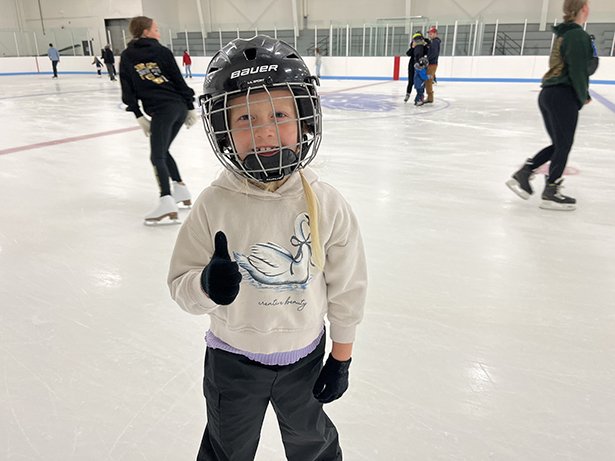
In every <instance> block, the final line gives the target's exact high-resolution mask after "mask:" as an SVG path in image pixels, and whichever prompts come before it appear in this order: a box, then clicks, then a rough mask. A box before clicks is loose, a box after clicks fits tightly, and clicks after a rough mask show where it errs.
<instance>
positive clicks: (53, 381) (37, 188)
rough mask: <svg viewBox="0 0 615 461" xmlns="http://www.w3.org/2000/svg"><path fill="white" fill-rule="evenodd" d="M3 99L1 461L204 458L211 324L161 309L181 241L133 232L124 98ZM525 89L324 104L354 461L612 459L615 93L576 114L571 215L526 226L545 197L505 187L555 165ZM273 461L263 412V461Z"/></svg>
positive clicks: (144, 200) (36, 86) (191, 173)
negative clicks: (358, 307)
mask: <svg viewBox="0 0 615 461" xmlns="http://www.w3.org/2000/svg"><path fill="white" fill-rule="evenodd" d="M0 82H1V83H2V85H1V87H0V125H1V126H2V138H1V142H0V200H1V205H0V216H1V219H0V304H1V309H0V415H1V417H0V459H2V460H6V461H22V460H43V459H44V460H53V461H70V460H78V461H81V460H88V461H103V460H113V461H120V460H122V461H140V460H152V461H162V460H168V461H178V460H179V461H181V460H192V459H194V457H195V454H196V451H197V447H198V444H199V442H200V438H201V434H202V430H203V427H204V422H205V416H204V401H203V397H202V394H201V380H202V367H203V354H204V340H203V335H204V333H205V331H206V330H207V327H208V318H207V317H206V316H203V317H197V316H191V315H189V314H187V313H185V312H183V311H182V310H181V309H180V308H179V307H178V306H177V305H175V303H174V302H173V301H172V300H171V299H170V297H169V294H168V289H167V286H166V280H165V279H166V273H167V269H168V262H169V258H170V253H171V251H172V248H173V245H174V242H175V236H176V234H177V231H178V229H179V227H178V226H167V227H158V228H150V227H146V226H144V225H143V224H142V217H143V216H144V214H145V213H146V212H148V211H150V209H151V208H153V207H154V205H155V204H156V201H157V186H156V182H155V179H154V174H153V170H152V167H151V165H150V163H149V158H148V157H149V152H148V141H147V139H146V138H145V137H144V136H143V134H142V132H141V131H140V129H139V128H138V127H137V125H136V123H135V121H134V117H133V116H132V114H129V113H126V112H123V109H122V106H121V101H120V90H119V84H117V83H116V82H110V81H109V80H108V79H106V78H104V77H103V78H97V77H96V76H89V75H74V76H71V75H68V76H67V75H62V74H60V78H59V79H58V80H52V79H51V78H49V76H14V77H1V78H0ZM190 84H191V85H192V86H193V87H194V89H195V90H196V92H197V94H200V92H201V91H200V85H201V84H202V78H194V79H193V80H191V81H190ZM538 90H539V85H538V84H535V83H531V84H529V83H528V84H525V83H515V84H503V83H451V82H440V83H439V84H438V85H437V86H436V103H435V104H434V105H433V106H424V107H421V108H416V107H414V106H413V105H412V102H409V103H408V104H404V103H403V102H402V98H403V95H404V92H405V82H374V81H334V80H324V81H323V83H322V88H321V93H322V94H323V105H324V107H325V109H324V135H323V143H322V146H321V149H320V151H319V153H318V156H317V157H316V160H315V161H314V163H313V167H314V168H315V170H316V171H317V172H318V174H319V175H320V176H321V178H323V179H324V180H326V181H327V182H330V183H331V184H333V185H334V186H336V187H337V188H338V189H339V190H340V191H341V192H342V193H343V194H344V195H345V196H346V198H347V199H348V201H349V202H350V203H351V204H352V206H353V207H354V209H355V211H356V213H357V215H358V217H359V220H360V223H361V226H362V233H363V237H364V240H365V246H366V251H367V255H368V263H369V272H370V288H369V297H368V304H367V309H366V314H365V319H364V321H363V323H362V325H361V326H360V328H359V330H358V338H357V342H356V344H355V352H354V357H353V364H352V367H351V369H350V378H351V383H350V390H349V391H348V392H347V393H346V394H345V395H344V397H343V398H342V399H341V400H339V401H337V402H335V403H333V404H330V405H328V406H327V411H328V413H329V415H330V416H331V417H332V419H333V421H334V422H335V423H336V425H337V427H338V429H339V431H340V434H341V443H342V447H343V450H344V454H345V458H344V459H345V460H347V461H363V460H365V461H410V460H416V461H432V460H438V461H452V460H467V461H482V460H496V461H546V460H554V461H555V460H557V461H570V460H575V461H611V460H614V459H615V437H614V434H615V418H614V416H613V415H615V366H614V364H615V199H614V197H615V149H614V137H613V133H614V132H615V130H614V127H615V123H614V122H615V86H608V85H595V86H593V87H592V90H593V91H594V92H595V93H594V95H595V100H594V102H593V103H592V104H590V105H589V106H586V107H585V108H584V109H583V110H582V112H581V116H580V123H579V127H578V130H577V135H576V141H575V145H574V148H573V151H572V153H571V157H570V161H569V164H568V166H569V170H568V173H569V175H568V176H567V179H566V181H565V185H566V189H565V190H564V193H567V194H569V195H572V196H573V197H576V198H577V200H578V209H577V210H576V211H573V212H558V211H547V210H541V209H539V208H538V205H539V202H540V198H539V193H540V191H541V190H542V187H543V179H542V177H537V178H535V180H534V186H535V189H537V190H538V194H537V195H538V196H536V194H535V196H534V197H532V198H531V199H530V200H529V201H527V202H526V201H523V200H521V199H519V198H518V197H516V196H515V195H513V194H512V192H510V191H509V190H508V189H507V188H506V187H505V185H504V182H505V181H506V180H507V179H508V178H509V176H510V174H511V173H512V172H513V171H514V170H515V169H516V168H517V167H518V166H519V165H520V164H522V163H523V161H524V159H525V158H526V157H528V156H531V155H533V154H534V153H535V152H536V151H538V150H539V149H541V148H542V147H544V146H545V145H547V144H548V140H547V135H546V133H545V131H544V128H543V125H542V120H541V118H540V115H539V111H538V107H537V96H538ZM598 99H599V100H598ZM171 152H172V153H173V155H174V157H175V158H176V160H177V162H178V164H179V167H180V171H181V172H182V176H183V177H184V180H185V181H186V183H187V184H188V186H189V187H190V189H191V190H192V192H193V194H194V195H197V194H198V193H199V192H200V191H201V190H202V189H203V188H204V187H205V186H207V185H208V184H209V183H210V182H211V180H212V179H213V178H214V177H215V176H216V175H217V174H218V172H219V171H220V170H221V168H222V167H221V166H220V165H219V163H218V162H217V160H216V159H215V158H214V155H213V153H212V151H211V149H210V147H209V145H208V143H207V140H206V137H205V133H204V130H203V129H202V127H201V126H195V127H193V128H192V129H190V130H185V129H182V131H181V132H180V134H179V136H178V138H177V139H176V141H175V143H174V144H173V146H172V148H171ZM229 212H232V210H229ZM186 214H187V211H183V212H182V213H181V215H180V218H181V217H185V216H186ZM240 221H241V217H239V216H238V217H237V222H238V223H239V222H240ZM283 459H284V455H283V448H282V444H281V440H280V435H279V430H278V428H277V425H276V421H275V418H274V417H273V414H272V413H268V416H267V418H266V422H265V425H264V427H263V431H262V438H261V444H260V447H259V451H258V455H257V460H259V461H278V460H283Z"/></svg>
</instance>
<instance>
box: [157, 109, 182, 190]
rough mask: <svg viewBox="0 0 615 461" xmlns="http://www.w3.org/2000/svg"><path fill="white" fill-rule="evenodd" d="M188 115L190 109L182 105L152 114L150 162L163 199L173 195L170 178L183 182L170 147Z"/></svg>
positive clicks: (158, 110)
mask: <svg viewBox="0 0 615 461" xmlns="http://www.w3.org/2000/svg"><path fill="white" fill-rule="evenodd" d="M187 114H188V108H187V107H186V105H185V104H182V103H178V104H168V105H166V106H164V107H162V108H160V109H157V110H156V112H155V113H154V114H152V124H151V127H150V128H151V137H150V148H151V156H150V160H151V161H152V165H154V170H155V172H156V178H157V179H158V186H159V187H160V196H161V197H164V196H165V195H171V186H170V184H169V177H171V179H172V180H173V181H177V182H181V180H182V179H181V176H180V175H179V170H178V169H177V164H176V163H175V160H174V159H173V157H171V153H170V152H169V147H170V146H171V143H172V142H173V140H174V139H175V136H177V133H178V132H179V129H180V128H181V127H182V124H183V123H184V121H185V120H186V115H187Z"/></svg>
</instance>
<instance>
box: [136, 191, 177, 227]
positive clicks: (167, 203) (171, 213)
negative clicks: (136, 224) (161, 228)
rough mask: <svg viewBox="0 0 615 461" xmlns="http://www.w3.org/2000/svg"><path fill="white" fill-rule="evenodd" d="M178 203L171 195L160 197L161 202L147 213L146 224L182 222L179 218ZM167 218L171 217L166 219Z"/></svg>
mask: <svg viewBox="0 0 615 461" xmlns="http://www.w3.org/2000/svg"><path fill="white" fill-rule="evenodd" d="M177 212H178V209H177V204H176V203H175V200H174V199H173V197H172V196H170V195H165V196H164V197H160V203H158V206H157V207H156V208H155V209H153V210H152V211H150V212H149V213H148V214H147V215H145V222H144V224H145V225H146V226H152V225H154V226H155V225H159V224H180V222H179V220H178V219H177ZM165 218H169V219H168V220H165Z"/></svg>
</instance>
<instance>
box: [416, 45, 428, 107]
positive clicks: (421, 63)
mask: <svg viewBox="0 0 615 461" xmlns="http://www.w3.org/2000/svg"><path fill="white" fill-rule="evenodd" d="M427 65H428V60H427V58H426V57H422V58H421V59H419V60H418V62H417V63H416V64H415V65H414V88H415V89H416V97H415V98H414V105H415V106H422V105H423V104H425V82H427V81H429V80H430V79H431V76H430V75H427Z"/></svg>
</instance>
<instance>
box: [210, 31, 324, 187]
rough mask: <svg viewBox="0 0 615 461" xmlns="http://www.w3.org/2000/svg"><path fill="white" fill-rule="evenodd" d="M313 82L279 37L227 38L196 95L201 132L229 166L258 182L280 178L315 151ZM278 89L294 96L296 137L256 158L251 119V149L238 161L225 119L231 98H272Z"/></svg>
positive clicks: (317, 111)
mask: <svg viewBox="0 0 615 461" xmlns="http://www.w3.org/2000/svg"><path fill="white" fill-rule="evenodd" d="M318 84H319V81H318V78H317V77H315V76H313V75H311V73H310V71H309V69H308V67H307V66H306V64H305V62H304V61H303V59H301V57H300V56H299V53H297V51H296V50H295V49H294V48H293V47H291V46H290V45H288V44H287V43H285V42H283V41H281V40H277V39H274V38H271V37H269V36H266V35H257V36H255V37H252V38H250V39H241V38H238V39H235V40H232V41H231V42H229V43H228V44H227V45H226V46H225V47H224V48H222V49H221V50H220V51H218V52H217V53H216V55H215V56H214V57H213V58H212V60H211V62H210V63H209V66H208V68H207V76H206V77H205V83H204V85H203V95H202V96H201V97H200V98H199V99H200V103H201V106H202V108H203V111H202V117H203V121H204V124H205V131H206V132H207V135H208V137H209V141H210V143H211V145H212V147H213V149H214V152H215V154H216V156H217V157H218V159H219V160H220V161H221V162H222V164H223V165H224V166H225V167H226V168H228V169H229V170H231V171H234V172H237V173H239V174H241V175H243V176H245V177H247V178H251V179H254V180H257V181H261V182H268V181H274V180H278V179H281V178H283V177H284V176H286V175H288V174H290V173H292V172H293V171H295V170H297V169H299V168H303V167H305V166H306V165H307V164H308V163H310V162H311V161H312V160H313V158H314V156H315V155H316V152H317V150H318V146H319V144H320V138H321V132H322V127H321V120H322V114H321V107H320V100H319V96H318V93H317V91H316V86H317V85H318ZM279 89H285V90H288V91H289V92H290V93H291V94H292V97H293V98H294V104H295V109H296V115H297V125H298V133H299V138H300V139H298V140H297V143H296V144H295V145H293V146H279V148H278V153H277V154H276V155H274V156H271V155H269V156H267V157H266V158H265V157H261V156H259V155H257V152H256V147H257V146H256V145H255V141H254V131H253V127H252V125H251V124H250V129H251V130H252V142H253V148H254V149H255V152H252V153H250V154H248V155H247V157H246V158H244V159H243V160H241V159H240V157H239V155H238V154H240V153H239V152H236V150H235V146H234V143H233V137H232V133H233V130H232V129H231V127H230V126H229V119H228V112H229V109H230V107H231V106H232V104H233V99H234V98H237V97H239V96H246V97H247V96H249V95H250V94H254V93H257V92H266V93H267V94H268V95H269V97H270V98H271V97H272V95H271V91H274V90H279ZM274 99H275V98H272V99H271V104H272V105H273V104H274ZM276 123H277V122H276ZM276 129H277V127H276ZM244 154H245V153H244Z"/></svg>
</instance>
